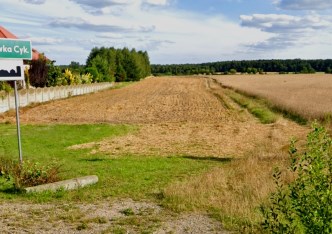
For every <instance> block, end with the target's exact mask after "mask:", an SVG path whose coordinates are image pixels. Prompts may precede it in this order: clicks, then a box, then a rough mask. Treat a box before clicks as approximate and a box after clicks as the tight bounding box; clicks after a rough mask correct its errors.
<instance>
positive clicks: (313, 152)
mask: <svg viewBox="0 0 332 234" xmlns="http://www.w3.org/2000/svg"><path fill="white" fill-rule="evenodd" d="M331 149H332V140H331V138H330V136H329V135H328V134H327V132H326V130H325V129H324V128H323V127H320V126H317V125H316V124H315V125H314V129H313V131H312V132H311V133H309V135H308V138H307V145H306V149H305V152H302V153H298V150H297V149H296V148H295V146H294V142H292V145H291V149H290V155H291V166H290V168H289V171H290V172H291V173H292V174H293V175H294V176H295V179H294V181H292V182H291V183H289V184H287V185H284V184H283V183H282V181H281V172H280V171H279V170H276V171H275V173H274V175H273V176H274V179H275V182H276V185H277V191H276V192H275V193H273V194H272V195H271V197H270V203H269V204H268V205H263V206H262V207H261V211H262V213H263V216H264V219H265V220H264V222H263V227H264V228H265V229H266V230H267V231H268V232H270V233H332V206H331V204H332V151H331Z"/></svg>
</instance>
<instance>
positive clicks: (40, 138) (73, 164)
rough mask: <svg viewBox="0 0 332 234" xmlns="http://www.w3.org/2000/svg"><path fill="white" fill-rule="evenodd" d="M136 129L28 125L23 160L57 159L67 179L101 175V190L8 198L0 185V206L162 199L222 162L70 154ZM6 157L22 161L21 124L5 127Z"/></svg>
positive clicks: (1, 132)
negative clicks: (165, 191)
mask: <svg viewBox="0 0 332 234" xmlns="http://www.w3.org/2000/svg"><path fill="white" fill-rule="evenodd" d="M137 129H138V128H137V127H136V126H130V125H107V124H95V125H23V126H22V127H21V132H22V149H23V160H30V161H33V162H39V163H40V164H42V165H47V164H49V163H50V162H52V161H53V160H56V161H58V162H59V163H60V164H62V165H63V166H62V171H63V172H62V173H61V177H62V178H63V179H69V178H74V177H79V176H85V175H92V174H94V175H97V176H98V177H99V182H98V183H97V184H96V185H93V186H90V187H86V188H83V189H80V190H75V191H67V192H65V191H59V192H57V193H51V192H45V193H41V194H30V195H28V194H14V193H8V192H6V191H5V190H4V187H1V184H0V201H1V200H5V199H30V200H32V201H39V202H46V201H50V200H54V199H58V200H68V201H70V200H71V201H74V200H79V201H93V200H99V199H103V198H109V197H131V198H133V199H140V198H147V197H149V198H155V197H158V195H159V193H160V191H161V190H162V188H164V187H165V186H166V185H167V184H169V183H171V182H172V181H175V180H182V179H183V178H187V177H188V176H190V175H192V174H197V173H200V172H203V171H205V170H207V169H208V168H210V167H212V166H216V165H217V164H218V163H217V162H214V161H209V160H204V161H202V160H194V159H191V158H184V157H177V156H170V157H152V156H149V157H148V156H144V155H127V154H124V155H121V156H117V157H112V155H107V154H101V153H98V154H93V155H91V154H90V153H89V152H90V150H91V149H90V150H87V149H80V150H70V149H68V147H69V146H71V145H76V144H82V143H87V142H93V141H98V140H101V139H103V138H106V137H108V138H110V137H117V136H120V135H124V134H128V133H132V132H134V131H137ZM0 157H6V158H11V159H17V160H18V150H17V138H16V127H15V125H3V124H1V125H0Z"/></svg>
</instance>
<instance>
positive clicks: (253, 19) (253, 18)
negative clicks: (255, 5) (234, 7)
mask: <svg viewBox="0 0 332 234" xmlns="http://www.w3.org/2000/svg"><path fill="white" fill-rule="evenodd" d="M240 19H241V25H242V26H246V27H253V28H258V29H260V30H262V31H265V32H273V33H278V32H283V33H284V32H290V33H294V32H299V31H308V30H318V29H324V28H328V27H331V23H332V22H331V21H330V20H328V19H323V18H322V17H321V16H316V15H309V16H303V17H299V16H291V15H278V14H253V15H250V16H248V15H241V16H240Z"/></svg>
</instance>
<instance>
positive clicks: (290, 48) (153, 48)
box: [0, 0, 332, 65]
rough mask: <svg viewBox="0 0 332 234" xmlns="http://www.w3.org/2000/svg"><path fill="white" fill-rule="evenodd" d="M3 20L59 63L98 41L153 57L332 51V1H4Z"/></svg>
mask: <svg viewBox="0 0 332 234" xmlns="http://www.w3.org/2000/svg"><path fill="white" fill-rule="evenodd" d="M0 5H1V8H0V9H1V14H0V25H1V26H3V27H5V28H6V29H8V30H9V31H10V32H12V33H13V34H15V35H16V36H18V37H19V38H20V39H25V40H31V42H32V46H33V47H34V48H35V49H37V50H38V51H39V52H43V53H45V55H46V56H47V57H48V58H50V59H51V60H55V61H56V64H57V65H66V64H69V63H70V62H71V61H75V62H79V63H80V64H85V62H86V59H87V56H88V55H89V53H90V51H91V49H92V48H94V47H102V46H104V47H115V48H123V47H127V48H129V49H132V48H135V49H136V50H143V51H147V52H148V54H149V57H150V62H151V63H152V64H180V63H181V64H183V63H204V62H216V61H230V60H254V59H294V58H301V59H326V58H332V14H331V13H332V1H331V0H0Z"/></svg>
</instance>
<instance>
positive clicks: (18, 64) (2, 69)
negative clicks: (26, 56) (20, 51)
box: [0, 59, 24, 81]
mask: <svg viewBox="0 0 332 234" xmlns="http://www.w3.org/2000/svg"><path fill="white" fill-rule="evenodd" d="M4 80H24V70H23V60H22V59H21V60H12V59H10V60H4V59H0V81H4Z"/></svg>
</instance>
